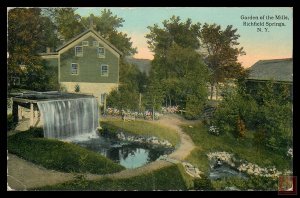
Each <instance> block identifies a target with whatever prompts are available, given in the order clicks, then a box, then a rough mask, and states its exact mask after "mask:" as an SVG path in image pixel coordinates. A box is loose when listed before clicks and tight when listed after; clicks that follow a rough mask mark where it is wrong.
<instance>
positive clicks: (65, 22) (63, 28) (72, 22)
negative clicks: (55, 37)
mask: <svg viewBox="0 0 300 198" xmlns="http://www.w3.org/2000/svg"><path fill="white" fill-rule="evenodd" d="M76 10H77V8H48V9H47V10H45V12H46V13H47V16H49V17H51V19H52V21H53V22H54V23H55V25H56V28H57V31H58V34H59V38H60V39H61V40H65V41H68V40H69V39H71V38H73V37H75V36H76V35H78V34H80V33H82V32H83V31H84V30H85V27H84V25H83V24H82V23H81V16H80V15H79V14H76V13H75V11H76Z"/></svg>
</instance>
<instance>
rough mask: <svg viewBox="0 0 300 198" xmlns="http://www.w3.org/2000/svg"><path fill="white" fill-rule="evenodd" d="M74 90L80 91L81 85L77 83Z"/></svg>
mask: <svg viewBox="0 0 300 198" xmlns="http://www.w3.org/2000/svg"><path fill="white" fill-rule="evenodd" d="M74 91H75V92H80V86H79V85H78V84H76V85H75V87H74Z"/></svg>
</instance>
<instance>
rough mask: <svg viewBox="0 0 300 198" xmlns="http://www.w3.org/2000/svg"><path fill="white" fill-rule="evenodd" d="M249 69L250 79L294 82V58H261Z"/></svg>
mask: <svg viewBox="0 0 300 198" xmlns="http://www.w3.org/2000/svg"><path fill="white" fill-rule="evenodd" d="M249 71H250V74H249V77H248V79H249V80H274V81H284V82H293V59H292V58H286V59H272V60H260V61H258V62H256V63H255V64H254V65H253V66H251V67H250V68H249Z"/></svg>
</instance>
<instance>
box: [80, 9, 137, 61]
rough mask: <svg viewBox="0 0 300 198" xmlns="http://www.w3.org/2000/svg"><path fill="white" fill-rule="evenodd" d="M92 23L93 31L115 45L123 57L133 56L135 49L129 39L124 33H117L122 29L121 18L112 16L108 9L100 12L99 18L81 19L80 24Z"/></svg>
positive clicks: (92, 16)
mask: <svg viewBox="0 0 300 198" xmlns="http://www.w3.org/2000/svg"><path fill="white" fill-rule="evenodd" d="M91 22H92V24H93V27H94V29H95V30H96V31H97V32H99V34H100V35H101V36H102V37H103V38H105V39H107V40H108V41H109V42H111V43H112V44H113V45H115V46H116V47H117V48H118V49H119V50H120V51H121V52H123V54H124V55H125V56H129V55H134V54H135V53H137V49H136V48H134V47H133V46H132V42H131V38H130V37H128V35H127V34H126V33H123V32H120V31H118V28H120V27H123V22H125V20H124V19H123V18H120V17H118V16H117V15H113V13H112V12H111V11H110V10H109V9H103V10H101V12H100V14H99V16H97V15H96V16H95V15H90V16H89V17H82V23H83V24H85V25H86V26H90V23H91Z"/></svg>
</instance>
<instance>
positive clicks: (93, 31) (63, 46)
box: [56, 28, 123, 56]
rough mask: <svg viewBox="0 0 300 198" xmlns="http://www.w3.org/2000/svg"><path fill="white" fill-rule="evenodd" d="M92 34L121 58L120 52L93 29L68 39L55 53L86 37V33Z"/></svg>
mask: <svg viewBox="0 0 300 198" xmlns="http://www.w3.org/2000/svg"><path fill="white" fill-rule="evenodd" d="M89 32H92V33H94V34H95V35H96V36H97V37H98V38H99V39H100V40H102V41H103V42H104V43H105V44H107V45H108V46H109V47H111V48H112V49H113V50H115V51H116V52H117V53H118V54H120V55H121V56H122V54H123V53H122V52H121V51H120V50H118V49H117V48H116V47H115V46H114V45H113V44H111V43H110V42H108V41H107V40H106V39H104V38H103V37H102V36H101V35H100V34H98V32H96V31H95V30H93V29H91V28H90V29H87V30H86V31H84V32H82V33H81V34H78V35H77V36H75V37H74V38H72V39H70V40H69V41H68V42H66V43H64V44H63V45H61V46H60V47H58V48H57V49H56V51H57V52H58V51H60V50H62V49H63V48H65V47H67V46H68V45H70V44H71V43H73V42H74V41H76V40H78V39H80V38H81V37H82V36H84V35H86V34H87V33H89Z"/></svg>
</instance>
